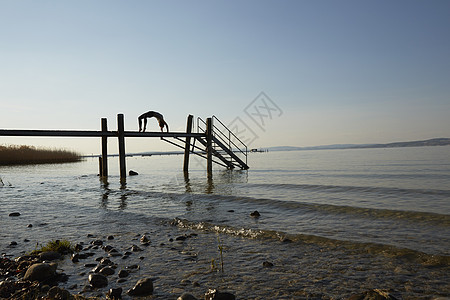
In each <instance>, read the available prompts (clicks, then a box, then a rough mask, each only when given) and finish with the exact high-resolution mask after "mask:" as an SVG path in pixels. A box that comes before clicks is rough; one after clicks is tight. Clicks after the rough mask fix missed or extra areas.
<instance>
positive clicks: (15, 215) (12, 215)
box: [9, 212, 20, 217]
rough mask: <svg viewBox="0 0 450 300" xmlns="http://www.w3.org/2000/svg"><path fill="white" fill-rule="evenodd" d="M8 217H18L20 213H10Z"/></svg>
mask: <svg viewBox="0 0 450 300" xmlns="http://www.w3.org/2000/svg"><path fill="white" fill-rule="evenodd" d="M9 216H10V217H18V216H20V212H12V213H10V214H9Z"/></svg>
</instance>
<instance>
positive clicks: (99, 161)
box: [98, 156, 103, 177]
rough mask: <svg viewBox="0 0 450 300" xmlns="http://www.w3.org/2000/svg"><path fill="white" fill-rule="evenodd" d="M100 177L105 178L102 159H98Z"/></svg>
mask: <svg viewBox="0 0 450 300" xmlns="http://www.w3.org/2000/svg"><path fill="white" fill-rule="evenodd" d="M98 176H100V177H103V167H102V157H101V156H99V158H98Z"/></svg>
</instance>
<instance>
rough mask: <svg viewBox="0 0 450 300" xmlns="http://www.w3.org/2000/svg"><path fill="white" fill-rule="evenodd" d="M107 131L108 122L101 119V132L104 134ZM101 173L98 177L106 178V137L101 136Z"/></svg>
mask: <svg viewBox="0 0 450 300" xmlns="http://www.w3.org/2000/svg"><path fill="white" fill-rule="evenodd" d="M107 131H108V120H107V119H106V118H102V132H103V133H106V132H107ZM101 168H102V169H101V172H100V176H102V177H103V176H105V177H108V137H107V136H106V135H104V136H102V158H101Z"/></svg>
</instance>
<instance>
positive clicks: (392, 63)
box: [0, 0, 450, 153]
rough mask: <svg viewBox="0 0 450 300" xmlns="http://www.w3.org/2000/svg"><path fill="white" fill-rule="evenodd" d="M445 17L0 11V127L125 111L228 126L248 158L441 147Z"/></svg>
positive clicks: (95, 122) (406, 2)
mask: <svg viewBox="0 0 450 300" xmlns="http://www.w3.org/2000/svg"><path fill="white" fill-rule="evenodd" d="M449 16H450V1H447V0H441V1H439V0H431V1H422V0H421V1H415V0H398V1H392V0H385V1H383V0H381V1H360V0H358V1H356V0H355V1H345V0H343V1H334V0H329V1H326V0H318V1H301V0H297V1H275V0H274V1H261V0H257V1H250V0H249V1H206V0H205V1H139V0H136V1H113V0H107V1H79V0H78V1H45V0H42V1H34V0H33V1H21V0H17V1H15V0H14V1H13V0H8V1H6V0H0V43H1V47H0V104H1V107H0V128H4V129H17V128H23V129H92V130H98V129H99V128H100V118H102V117H107V118H108V122H109V128H110V129H115V128H116V115H117V113H124V114H125V127H126V130H137V128H138V126H137V120H136V118H137V116H138V115H140V114H141V113H143V112H145V111H148V110H156V111H159V112H161V113H162V114H163V115H164V116H165V118H166V120H167V122H168V123H169V125H170V129H171V130H173V131H178V130H180V131H182V130H184V129H185V126H186V117H187V115H188V114H193V115H195V116H201V117H208V116H211V115H216V116H218V117H219V118H220V119H221V120H223V121H224V122H225V123H227V124H228V123H230V122H232V121H233V120H235V119H236V118H237V117H239V118H240V120H241V121H243V122H244V123H245V124H246V125H247V126H248V127H249V128H251V129H252V130H253V132H254V133H255V135H257V138H256V139H255V140H254V141H253V142H252V145H251V146H252V147H261V146H280V145H291V146H313V145H323V144H336V143H371V142H377V143H383V142H392V141H408V140H418V139H427V138H433V137H449V136H450V134H449V132H450V54H449V53H450V17H449ZM260 92H264V93H265V94H266V95H267V96H268V97H269V98H270V99H271V100H272V102H273V103H275V104H276V106H277V107H278V108H279V110H277V111H273V114H272V118H266V119H265V123H264V126H263V127H259V126H257V124H256V123H255V122H254V121H253V120H252V119H251V118H250V117H249V115H248V114H246V112H249V109H250V110H251V109H252V107H254V106H255V105H258V101H260V99H259V100H258V99H256V102H253V101H254V100H255V98H256V97H257V96H258V95H259V94H260ZM250 115H251V114H250ZM266 115H267V114H266ZM149 126H150V129H153V130H159V128H158V127H157V123H156V121H154V120H150V121H149ZM109 143H110V147H111V148H112V150H111V151H114V149H115V148H117V147H116V143H115V141H114V140H110V142H109ZM0 144H33V145H44V146H51V147H64V148H69V149H74V150H77V151H81V152H83V153H98V152H99V151H100V143H99V141H98V140H96V139H80V138H64V139H46V138H45V139H43V138H4V137H0ZM166 149H171V150H175V149H173V148H172V147H171V146H170V145H165V144H163V143H162V142H161V141H159V140H158V139H150V140H144V139H130V140H129V141H128V142H127V150H128V151H133V152H134V151H152V150H153V151H154V150H166Z"/></svg>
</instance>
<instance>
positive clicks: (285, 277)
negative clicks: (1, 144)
mask: <svg viewBox="0 0 450 300" xmlns="http://www.w3.org/2000/svg"><path fill="white" fill-rule="evenodd" d="M117 160H118V159H117V158H110V159H109V169H110V174H112V175H111V176H110V177H109V178H108V180H107V182H103V181H101V180H99V178H98V177H97V173H98V161H97V160H96V159H87V160H86V161H83V162H80V163H72V164H61V165H38V166H13V167H0V177H1V178H2V181H3V185H1V184H0V202H1V206H0V216H1V217H0V226H1V228H2V231H1V236H0V252H1V253H4V254H6V255H13V256H18V255H20V254H21V253H23V251H30V250H33V249H34V248H35V247H36V243H43V242H46V241H48V240H51V239H55V238H66V239H69V240H73V241H84V242H85V243H86V244H87V243H89V238H87V235H88V234H92V235H94V236H95V237H97V238H104V237H105V236H106V235H109V234H111V235H114V236H115V237H116V238H115V240H114V241H112V242H111V243H113V244H114V243H115V245H116V247H122V248H123V251H126V248H127V247H128V246H130V245H131V244H136V243H139V241H138V237H139V236H140V235H142V234H144V233H147V234H148V235H149V236H150V237H151V238H152V240H153V241H152V246H151V247H149V248H146V249H145V251H143V253H142V255H140V257H141V258H143V257H145V259H143V260H140V259H138V258H133V257H130V259H129V260H127V261H125V260H123V261H121V262H120V264H122V266H124V267H125V265H126V264H131V263H133V262H135V263H139V264H140V266H141V269H140V271H139V272H138V273H136V274H134V275H133V276H135V277H136V278H139V276H141V277H142V276H143V275H146V274H147V273H148V274H151V276H153V277H154V278H155V286H156V288H155V289H156V290H155V297H156V298H158V297H159V298H160V299H170V298H173V299H176V297H177V293H179V292H180V290H187V291H191V292H192V293H194V294H195V295H197V297H199V298H201V295H202V292H203V293H204V291H205V290H207V288H208V287H219V288H222V289H227V290H231V291H233V292H234V293H235V294H236V295H237V296H238V298H240V299H266V298H273V299H301V298H308V297H309V298H341V297H345V296H348V295H350V294H352V293H355V292H359V291H362V290H365V289H369V288H386V289H391V291H393V293H394V294H396V295H397V296H398V297H402V298H416V297H425V298H433V297H437V296H450V294H449V290H450V287H449V283H448V280H447V279H448V275H447V274H448V271H449V257H450V230H449V229H450V184H449V183H450V148H449V147H448V146H445V147H418V148H392V149H355V150H320V151H292V152H269V153H255V154H251V155H250V156H249V165H250V170H248V171H240V170H235V171H227V170H222V169H220V168H217V169H215V171H214V175H213V179H212V180H208V179H207V178H206V174H205V162H204V161H202V160H201V159H196V158H192V159H191V171H190V172H189V174H188V175H184V174H183V172H182V171H181V165H182V160H183V158H182V156H152V157H145V158H144V157H131V158H127V169H132V170H135V171H137V172H138V173H139V176H133V177H128V178H127V180H126V182H123V183H122V184H121V183H120V180H119V178H118V175H117V174H118V166H117ZM255 210H257V211H259V212H260V214H261V217H259V218H257V219H255V218H252V217H250V216H249V214H250V213H251V212H253V211H255ZM16 211H17V212H20V213H21V216H20V217H16V218H13V217H9V216H8V215H9V213H11V212H16ZM28 224H32V225H33V227H31V228H30V227H28V226H27V225H28ZM183 234H193V235H191V238H189V239H188V240H186V241H185V242H183V243H175V244H174V242H171V239H172V240H173V239H174V238H175V237H176V236H178V235H183ZM11 241H16V242H17V243H18V244H19V245H18V246H17V247H10V246H9V244H10V243H11ZM283 241H284V242H283ZM286 241H290V242H289V243H287V242H286ZM218 246H223V247H224V257H225V258H224V260H225V269H226V270H225V272H223V273H222V272H217V268H214V267H211V260H213V259H215V260H214V262H216V261H217V260H218V250H217V249H218ZM264 261H270V262H272V263H274V267H273V268H270V269H267V268H263V267H262V263H263V262H264ZM120 264H119V265H120ZM213 265H214V263H213ZM63 268H64V270H65V271H74V268H75V269H76V268H82V266H81V267H80V266H73V265H71V264H67V265H63ZM75 271H77V272H78V271H80V270H78V269H76V270H75ZM183 279H184V281H183ZM132 281H133V280H132V279H130V282H129V285H132ZM74 282H75V283H77V284H78V286H79V287H80V288H79V289H80V290H81V288H82V287H83V285H84V284H85V283H86V278H84V277H80V278H79V277H76V276H71V278H70V280H69V283H67V284H68V285H69V284H73V283H74ZM182 282H184V283H183V284H182ZM186 282H199V283H200V287H193V286H190V285H188V286H186V284H185V283H186ZM249 286H251V288H250V287H249ZM124 288H125V287H124Z"/></svg>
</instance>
